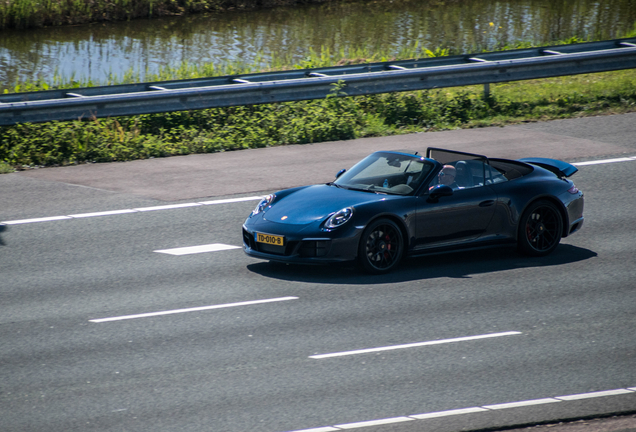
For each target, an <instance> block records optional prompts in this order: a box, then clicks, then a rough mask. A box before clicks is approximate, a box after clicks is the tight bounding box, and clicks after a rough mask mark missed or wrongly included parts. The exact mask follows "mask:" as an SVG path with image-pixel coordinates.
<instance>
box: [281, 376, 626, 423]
mask: <svg viewBox="0 0 636 432" xmlns="http://www.w3.org/2000/svg"><path fill="white" fill-rule="evenodd" d="M634 393H636V387H629V388H624V389H615V390H605V391H597V392H591V393H581V394H574V395H568V396H558V397H553V398H542V399H532V400H526V401H518V402H508V403H501V404H495V405H484V406H482V407H472V408H461V409H454V410H448V411H437V412H430V413H424V414H413V415H408V416H403V417H392V418H386V419H377V420H370V421H361V422H355V423H345V424H338V425H334V426H323V427H317V428H312V429H302V430H295V431H292V432H337V431H341V430H347V429H356V428H363V427H368V426H376V425H387V424H392V423H401V422H405V421H409V420H427V419H433V418H438V417H447V416H454V415H463V414H471V413H480V412H488V411H493V410H501V409H509V408H519V407H528V406H534V405H542V404H546V403H557V402H559V403H560V402H566V401H572V400H579V399H589V398H598V397H608V396H620V395H626V394H634Z"/></svg>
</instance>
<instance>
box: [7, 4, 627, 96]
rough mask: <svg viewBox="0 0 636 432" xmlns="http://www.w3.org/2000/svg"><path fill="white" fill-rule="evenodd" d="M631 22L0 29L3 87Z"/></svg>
mask: <svg viewBox="0 0 636 432" xmlns="http://www.w3.org/2000/svg"><path fill="white" fill-rule="evenodd" d="M635 22H636V2H634V1H633V0H501V1H493V0H429V1H426V0H394V1H392V2H388V1H379V2H349V3H328V4H324V5H315V6H308V7H295V8H276V9H270V10H262V11H250V12H236V13H232V12H230V13H224V14H215V15H206V16H195V17H181V18H164V19H154V20H137V21H133V22H124V23H112V24H97V25H86V26H73V27H63V28H46V29H39V30H27V31H3V32H2V33H0V86H1V87H2V88H7V87H12V86H13V85H14V84H15V82H16V80H29V81H34V80H36V79H42V80H44V81H46V82H49V83H51V82H53V81H54V77H58V78H59V79H61V80H62V81H69V80H71V79H76V80H80V81H86V80H89V79H90V80H91V81H92V82H93V83H94V84H108V83H109V78H110V79H114V80H116V81H117V80H119V79H121V78H122V77H123V76H124V75H125V74H126V73H130V72H131V71H134V75H135V77H136V80H141V81H143V80H145V78H146V76H147V75H148V74H154V73H158V71H159V70H160V67H161V66H167V65H169V66H172V67H178V66H179V65H180V64H181V63H182V62H188V63H190V64H202V63H214V64H215V66H217V67H218V66H221V65H223V64H227V63H232V62H236V61H242V62H244V63H246V64H253V63H254V62H256V61H260V62H261V64H263V65H265V64H268V63H269V62H270V59H271V58H272V57H274V58H278V59H285V60H287V61H293V62H298V61H300V60H301V59H303V58H305V57H306V56H307V54H308V52H309V50H310V49H314V50H315V51H317V52H320V51H321V50H325V49H329V50H330V52H332V53H335V52H340V51H342V52H344V53H345V55H351V53H352V52H353V50H354V49H356V48H359V47H365V48H366V49H367V50H368V51H369V52H372V53H373V52H383V53H386V52H388V53H390V54H391V55H399V53H400V50H401V49H403V48H404V47H405V46H413V45H414V44H415V43H416V42H417V43H418V44H419V46H420V47H425V48H429V49H435V48H436V47H449V48H452V49H453V50H454V51H455V52H473V51H481V50H483V49H486V50H492V49H496V48H498V47H501V46H506V45H510V44H514V43H516V42H518V41H526V42H533V43H544V42H550V41H555V40H562V39H566V38H569V37H572V36H578V37H580V38H588V37H594V38H603V39H610V38H616V37H621V36H623V35H624V34H625V33H626V32H629V31H631V30H633V28H634V23H635ZM259 59H260V60H259Z"/></svg>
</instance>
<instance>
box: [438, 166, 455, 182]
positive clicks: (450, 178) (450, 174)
mask: <svg viewBox="0 0 636 432" xmlns="http://www.w3.org/2000/svg"><path fill="white" fill-rule="evenodd" d="M456 173H457V171H456V170H455V167H454V166H452V165H444V166H443V167H442V170H441V171H440V172H439V174H438V175H437V176H438V177H439V183H440V184H443V185H447V186H448V185H452V184H453V183H454V182H455V174H456Z"/></svg>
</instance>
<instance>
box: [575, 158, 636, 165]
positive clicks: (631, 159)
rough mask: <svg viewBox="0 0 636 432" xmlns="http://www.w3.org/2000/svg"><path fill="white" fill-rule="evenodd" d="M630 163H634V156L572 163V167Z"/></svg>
mask: <svg viewBox="0 0 636 432" xmlns="http://www.w3.org/2000/svg"><path fill="white" fill-rule="evenodd" d="M631 161H636V156H628V157H622V158H615V159H602V160H595V161H588V162H574V163H572V165H574V166H587V165H601V164H609V163H616V162H631Z"/></svg>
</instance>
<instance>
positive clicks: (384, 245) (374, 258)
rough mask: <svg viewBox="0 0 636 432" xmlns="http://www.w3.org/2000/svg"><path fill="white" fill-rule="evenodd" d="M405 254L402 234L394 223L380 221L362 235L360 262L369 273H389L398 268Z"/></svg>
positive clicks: (370, 226)
mask: <svg viewBox="0 0 636 432" xmlns="http://www.w3.org/2000/svg"><path fill="white" fill-rule="evenodd" d="M403 254H404V240H403V238H402V232H401V231H400V228H399V227H398V226H397V225H396V224H395V223H394V222H393V221H391V220H389V219H378V220H376V221H374V222H372V223H371V224H370V225H369V226H368V227H367V228H366V229H365V230H364V232H363V233H362V237H361V238H360V244H359V246H358V260H359V262H360V264H361V265H362V267H363V268H364V270H366V271H367V272H369V273H374V274H381V273H387V272H389V271H391V270H393V269H394V268H395V267H397V265H398V264H399V263H400V261H401V259H402V255H403Z"/></svg>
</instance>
